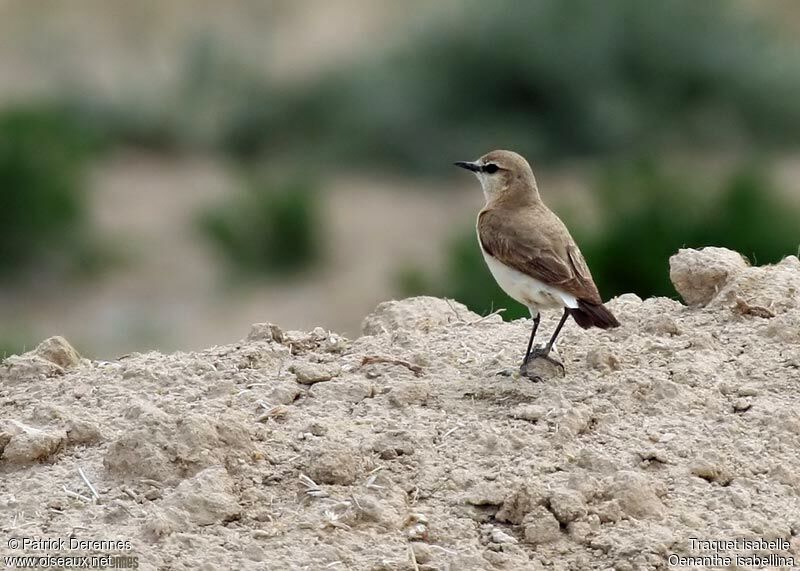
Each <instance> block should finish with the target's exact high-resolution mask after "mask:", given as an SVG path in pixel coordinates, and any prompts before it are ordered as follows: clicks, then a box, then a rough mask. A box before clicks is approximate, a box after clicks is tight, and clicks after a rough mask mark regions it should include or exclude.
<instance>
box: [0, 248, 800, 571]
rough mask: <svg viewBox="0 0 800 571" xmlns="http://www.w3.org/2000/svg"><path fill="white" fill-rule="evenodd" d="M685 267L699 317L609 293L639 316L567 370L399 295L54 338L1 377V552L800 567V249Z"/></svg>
mask: <svg viewBox="0 0 800 571" xmlns="http://www.w3.org/2000/svg"><path fill="white" fill-rule="evenodd" d="M671 275H672V278H673V281H674V283H675V284H676V287H677V288H678V290H679V291H680V292H681V294H682V296H683V298H684V299H685V300H686V301H687V303H690V304H691V305H690V306H686V305H682V304H680V303H678V302H676V301H672V300H669V299H664V298H658V299H647V300H644V301H642V300H640V299H639V298H637V297H636V296H634V295H630V294H628V295H624V296H621V297H619V298H616V299H614V300H612V301H611V302H610V304H609V306H610V307H611V308H612V309H613V311H614V312H615V313H616V314H617V316H618V317H619V319H620V321H621V322H622V323H623V326H622V327H621V328H619V329H616V330H612V331H608V332H599V331H597V330H590V331H582V330H580V329H578V328H577V327H576V326H575V325H574V324H570V325H569V326H567V327H566V328H565V331H564V333H563V337H562V339H561V342H560V355H561V358H562V359H563V360H564V362H565V364H566V370H567V374H566V376H565V377H564V378H550V379H545V380H543V381H541V382H533V381H530V380H528V379H525V378H520V377H519V376H518V375H512V376H504V375H498V374H497V373H498V372H501V371H504V370H506V369H508V368H509V367H511V368H513V367H514V366H516V365H517V364H518V360H519V358H520V352H521V351H522V350H523V348H524V343H525V341H526V337H527V334H528V327H529V323H528V322H527V321H525V320H521V321H517V322H513V323H503V322H501V321H500V319H499V317H498V316H496V315H495V316H489V317H486V318H481V317H480V316H478V315H475V314H473V313H470V312H469V311H468V310H467V309H466V308H464V307H463V306H460V305H459V304H457V303H455V302H449V301H446V300H439V299H435V298H414V299H410V300H405V301H400V302H387V303H384V304H381V305H380V306H379V307H378V308H377V309H376V310H375V311H374V312H373V313H372V314H370V315H369V316H368V317H367V318H366V319H365V321H364V326H363V331H364V335H362V336H361V337H359V338H357V339H354V340H347V339H344V338H343V337H341V336H339V335H337V334H335V333H331V332H328V331H325V330H323V329H316V330H314V331H311V332H299V331H286V332H284V331H282V330H281V329H280V328H279V327H277V326H271V325H268V324H261V325H255V326H253V329H252V331H251V333H250V335H249V336H248V337H247V338H246V339H244V340H242V341H240V342H238V343H235V344H233V345H226V346H218V347H213V348H210V349H207V350H205V351H200V352H196V353H175V354H171V355H164V354H160V353H146V354H134V355H130V356H128V357H126V358H124V359H121V360H118V361H111V362H109V361H89V360H86V359H82V358H81V357H80V356H79V355H77V354H76V353H74V351H72V350H71V349H70V347H69V345H68V344H67V343H66V342H65V341H63V340H59V339H51V340H49V341H47V342H45V343H43V344H42V345H41V346H40V347H39V348H37V350H36V351H34V352H31V353H28V354H26V355H23V356H18V357H17V356H15V357H10V358H8V359H6V361H5V363H4V364H3V365H2V366H0V410H2V414H0V419H2V420H0V452H2V456H0V513H2V514H3V517H2V518H0V527H1V528H2V543H0V552H2V554H3V555H4V556H5V555H23V554H25V555H56V554H62V555H77V554H81V555H85V554H87V553H89V552H88V551H86V550H85V549H84V550H80V549H79V550H73V551H70V550H69V543H66V544H65V548H57V549H55V550H51V551H44V550H41V549H40V550H36V549H35V548H36V547H37V546H36V545H34V544H31V543H29V544H27V548H26V549H22V548H18V549H12V547H13V545H11V544H10V543H9V541H10V540H11V539H12V538H35V537H40V538H53V539H56V540H57V539H59V538H63V539H64V540H65V541H66V542H69V539H70V538H73V541H79V540H104V541H112V540H119V541H122V542H126V541H127V542H129V544H125V543H123V545H122V547H121V548H117V549H113V547H119V546H109V545H103V544H99V545H95V546H94V547H96V548H97V549H95V550H93V551H92V552H93V553H113V554H116V555H123V556H127V557H137V558H138V560H137V562H138V568H139V569H147V570H150V569H268V570H276V571H277V570H286V569H292V570H294V569H297V570H300V569H307V570H320V569H350V570H370V571H377V570H415V569H419V570H428V571H431V570H450V571H454V570H456V569H466V570H472V569H475V570H483V569H513V570H516V569H518V570H523V569H525V570H529V569H619V570H625V569H629V570H634V569H666V568H667V566H668V561H669V557H670V556H671V555H672V556H674V557H702V556H705V557H712V556H716V557H730V558H732V559H733V558H735V557H737V556H738V557H741V558H745V557H752V556H753V554H754V553H755V554H756V556H757V557H761V558H763V559H762V560H761V561H760V562H761V563H764V562H767V563H770V564H772V565H774V566H778V567H780V566H783V567H785V568H791V567H792V566H796V565H800V563H798V562H800V537H798V535H800V499H799V498H798V496H800V474H798V471H797V466H798V464H800V396H798V390H797V389H798V386H800V385H799V383H800V261H798V259H797V258H796V257H789V258H786V259H785V260H784V261H783V262H782V263H781V264H779V265H777V266H772V267H760V268H749V267H746V265H745V263H744V262H743V261H742V260H741V258H740V257H738V255H736V254H734V253H732V252H729V251H726V250H719V249H707V250H704V251H701V252H697V251H694V250H686V251H682V252H681V253H680V254H679V255H678V256H676V257H673V260H672V263H671ZM555 318H556V316H555V315H549V316H547V319H545V320H544V322H543V327H544V330H545V331H548V330H550V329H551V328H552V327H553V326H554V324H555ZM81 470H82V471H83V473H84V474H85V476H86V479H87V480H88V481H89V482H91V484H92V485H93V487H94V488H95V491H96V493H97V496H98V497H97V499H92V498H93V496H94V493H93V491H92V490H91V489H90V487H89V485H88V484H87V483H86V482H85V481H84V480H83V478H82V476H81V472H80V471H81ZM76 495H78V496H82V497H76ZM693 538H694V540H695V543H693V542H692V539H693ZM742 538H750V539H759V540H764V541H770V542H772V543H771V544H766V543H764V544H759V545H755V546H753V545H745V544H744V543H743V542H742ZM20 540H21V539H20ZM699 540H725V541H733V540H737V541H739V543H738V544H736V545H734V546H719V545H716V546H713V545H710V544H701V543H697V541H699ZM84 546H85V544H84ZM38 547H39V548H41V547H42V546H41V545H39V546H38ZM88 547H92V546H91V545H90V546H88ZM753 547H755V549H753ZM713 548H717V550H716V551H714V550H713ZM703 549H705V551H704V550H703ZM734 561H736V560H734ZM752 562H753V560H752V559H739V560H738V563H739V564H740V565H739V567H735V566H732V567H731V568H738V569H748V568H755V567H756V566H750V565H748V563H752ZM695 563H697V561H695ZM683 568H704V566H703V565H700V564H698V565H689V566H684V567H683Z"/></svg>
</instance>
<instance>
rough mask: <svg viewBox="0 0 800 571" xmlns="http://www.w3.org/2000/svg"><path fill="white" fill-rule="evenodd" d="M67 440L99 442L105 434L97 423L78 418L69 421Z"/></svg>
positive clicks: (83, 442) (73, 442) (74, 442)
mask: <svg viewBox="0 0 800 571" xmlns="http://www.w3.org/2000/svg"><path fill="white" fill-rule="evenodd" d="M67 441H68V442H69V443H70V444H97V443H98V442H102V441H103V434H102V433H101V432H100V427H98V426H97V425H96V424H95V423H93V422H89V421H88V420H80V419H77V418H76V419H72V420H70V421H69V422H68V423H67Z"/></svg>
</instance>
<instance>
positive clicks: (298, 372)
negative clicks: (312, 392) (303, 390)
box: [290, 363, 342, 385]
mask: <svg viewBox="0 0 800 571" xmlns="http://www.w3.org/2000/svg"><path fill="white" fill-rule="evenodd" d="M290 371H291V372H292V373H294V374H295V377H297V382H298V383H302V384H304V385H313V384H314V383H321V382H324V381H330V380H331V379H332V378H333V377H337V376H339V375H340V374H341V372H342V369H341V367H340V366H339V365H337V364H335V363H297V364H296V365H292V367H291V369H290Z"/></svg>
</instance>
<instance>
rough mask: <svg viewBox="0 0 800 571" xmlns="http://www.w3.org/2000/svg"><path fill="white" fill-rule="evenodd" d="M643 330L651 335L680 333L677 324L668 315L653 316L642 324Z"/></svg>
mask: <svg viewBox="0 0 800 571" xmlns="http://www.w3.org/2000/svg"><path fill="white" fill-rule="evenodd" d="M643 329H644V330H645V331H646V332H647V333H652V334H653V335H662V336H663V335H669V336H674V335H680V333H681V331H680V329H678V324H677V322H676V321H675V320H674V319H673V318H672V317H670V316H669V315H664V314H663V313H662V314H658V315H653V316H652V317H650V318H648V319H646V320H645V322H644V326H643Z"/></svg>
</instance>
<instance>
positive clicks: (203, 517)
mask: <svg viewBox="0 0 800 571" xmlns="http://www.w3.org/2000/svg"><path fill="white" fill-rule="evenodd" d="M233 488H234V484H233V480H232V479H231V477H230V476H229V475H228V472H227V471H226V470H225V468H223V467H222V466H212V467H210V468H206V469H205V470H203V471H201V472H198V473H197V474H195V475H194V476H193V477H192V478H189V479H187V480H184V481H182V482H181V483H180V484H179V485H178V487H177V488H175V490H174V491H173V492H172V493H171V494H169V495H168V496H167V497H166V498H164V500H163V502H162V503H161V505H159V506H158V507H157V508H156V509H155V510H154V511H153V512H152V513H151V515H150V517H149V518H148V519H147V520H145V523H144V530H145V532H148V533H150V534H152V535H155V536H163V535H167V534H169V533H172V532H173V531H175V530H177V529H185V528H186V526H187V525H190V524H194V525H199V526H206V525H213V524H218V523H225V522H228V521H232V520H235V519H238V518H239V516H240V515H241V511H242V510H241V507H240V506H239V501H238V499H237V498H236V496H235V495H233Z"/></svg>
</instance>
